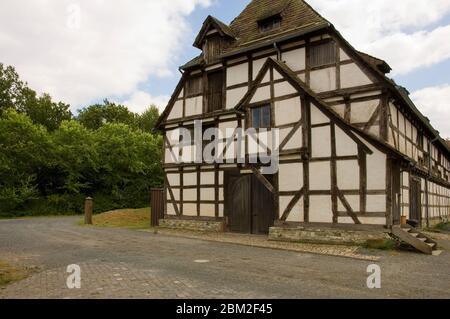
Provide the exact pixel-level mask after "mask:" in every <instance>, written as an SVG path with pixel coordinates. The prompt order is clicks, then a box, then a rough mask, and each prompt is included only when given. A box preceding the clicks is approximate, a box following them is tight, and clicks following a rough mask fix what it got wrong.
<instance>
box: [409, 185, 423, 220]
mask: <svg viewBox="0 0 450 319" xmlns="http://www.w3.org/2000/svg"><path fill="white" fill-rule="evenodd" d="M410 184H411V185H410V190H409V191H410V193H409V201H410V204H409V205H410V214H409V219H412V220H417V221H418V222H419V223H420V221H421V216H422V213H421V212H422V198H421V197H422V193H421V187H420V186H421V185H420V179H417V178H412V179H411V182H410Z"/></svg>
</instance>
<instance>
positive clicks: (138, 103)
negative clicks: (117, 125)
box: [120, 91, 170, 114]
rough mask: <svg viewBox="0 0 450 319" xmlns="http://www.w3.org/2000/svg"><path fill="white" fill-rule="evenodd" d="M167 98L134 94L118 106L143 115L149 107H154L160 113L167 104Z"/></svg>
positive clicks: (143, 93) (137, 92)
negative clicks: (123, 106)
mask: <svg viewBox="0 0 450 319" xmlns="http://www.w3.org/2000/svg"><path fill="white" fill-rule="evenodd" d="M169 99H170V97H169V96H165V95H163V96H151V95H150V94H149V93H147V92H144V91H136V92H134V93H133V94H132V95H131V96H130V98H129V99H127V100H126V101H124V102H120V104H122V105H125V106H127V107H128V109H130V111H132V112H135V113H139V114H141V113H143V112H144V111H145V110H146V109H147V108H148V107H149V106H150V105H153V104H154V105H156V106H157V107H158V109H159V111H160V113H162V112H163V111H164V108H165V107H166V105H167V103H168V102H169Z"/></svg>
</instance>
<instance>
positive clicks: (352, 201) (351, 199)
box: [338, 195, 360, 212]
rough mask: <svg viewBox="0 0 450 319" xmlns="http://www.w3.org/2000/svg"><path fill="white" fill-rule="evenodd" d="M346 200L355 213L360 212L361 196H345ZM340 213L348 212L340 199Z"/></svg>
mask: <svg viewBox="0 0 450 319" xmlns="http://www.w3.org/2000/svg"><path fill="white" fill-rule="evenodd" d="M345 199H346V200H347V202H348V203H349V205H350V207H351V208H352V209H353V211H354V212H359V211H360V207H359V205H360V197H359V195H345ZM338 211H339V212H346V211H347V209H346V208H345V206H344V204H342V202H341V200H340V199H339V198H338Z"/></svg>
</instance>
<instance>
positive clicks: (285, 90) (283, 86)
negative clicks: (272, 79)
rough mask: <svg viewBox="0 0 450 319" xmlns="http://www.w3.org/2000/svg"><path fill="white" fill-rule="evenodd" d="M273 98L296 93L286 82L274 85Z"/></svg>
mask: <svg viewBox="0 0 450 319" xmlns="http://www.w3.org/2000/svg"><path fill="white" fill-rule="evenodd" d="M274 90H275V97H280V96H285V95H289V94H295V93H297V90H296V89H295V88H294V87H293V86H292V85H291V84H290V83H289V82H287V81H285V82H281V83H276V84H275V85H274Z"/></svg>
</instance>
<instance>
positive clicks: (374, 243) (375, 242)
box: [364, 239, 397, 250]
mask: <svg viewBox="0 0 450 319" xmlns="http://www.w3.org/2000/svg"><path fill="white" fill-rule="evenodd" d="M364 248H368V249H379V250H394V249H396V248H397V242H396V241H395V240H393V239H372V240H368V241H366V243H365V244H364Z"/></svg>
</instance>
